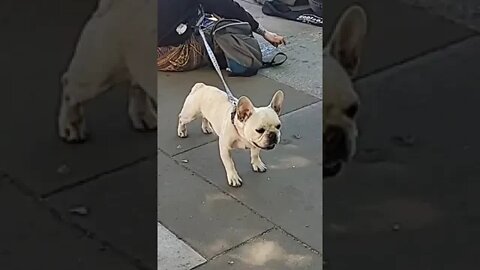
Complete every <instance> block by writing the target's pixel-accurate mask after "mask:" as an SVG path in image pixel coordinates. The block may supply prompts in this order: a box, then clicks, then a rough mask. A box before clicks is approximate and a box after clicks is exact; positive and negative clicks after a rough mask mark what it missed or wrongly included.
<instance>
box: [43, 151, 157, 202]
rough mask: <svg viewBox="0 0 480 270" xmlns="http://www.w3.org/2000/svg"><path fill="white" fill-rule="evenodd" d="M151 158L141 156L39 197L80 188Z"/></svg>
mask: <svg viewBox="0 0 480 270" xmlns="http://www.w3.org/2000/svg"><path fill="white" fill-rule="evenodd" d="M152 157H155V158H156V155H153V154H151V155H147V156H143V157H141V158H138V159H135V160H133V161H130V162H127V163H124V164H122V165H120V166H117V167H115V168H112V169H109V170H106V171H103V172H100V173H97V174H94V175H92V176H89V177H86V178H84V179H81V180H79V181H75V182H74V183H71V184H68V185H64V186H60V187H58V188H56V189H54V190H52V191H49V192H47V193H45V194H42V195H41V196H40V197H41V198H42V199H48V198H49V197H52V196H54V195H56V194H59V193H61V192H64V191H67V190H71V189H73V188H76V187H79V186H82V185H84V184H87V183H90V182H92V181H94V180H97V179H99V178H101V177H103V176H107V175H109V174H112V173H116V172H119V171H121V170H123V169H126V168H128V167H131V166H135V165H137V164H139V163H141V162H144V161H146V160H148V159H149V158H152Z"/></svg>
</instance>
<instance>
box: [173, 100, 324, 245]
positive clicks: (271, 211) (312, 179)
mask: <svg viewBox="0 0 480 270" xmlns="http://www.w3.org/2000/svg"><path fill="white" fill-rule="evenodd" d="M287 98H288V97H287ZM321 111H322V107H321V103H317V104H315V105H311V106H309V107H307V108H304V109H301V110H299V111H296V112H293V113H290V114H287V115H285V116H283V117H282V121H283V123H282V126H283V127H282V143H281V144H280V145H278V146H277V147H276V148H275V150H273V151H263V153H262V159H263V161H264V162H265V163H266V164H267V166H269V170H268V171H267V172H266V173H263V174H259V173H256V172H253V171H252V169H251V167H250V155H249V152H247V151H240V150H239V151H238V152H234V153H233V158H234V160H235V164H236V168H237V171H238V173H239V174H240V176H241V177H242V179H243V183H244V185H243V186H242V187H241V188H232V187H230V186H228V184H227V180H226V176H225V170H224V168H223V165H222V162H221V160H220V156H219V153H218V144H217V142H214V143H210V144H208V145H205V146H202V147H199V148H196V149H194V150H191V151H188V152H186V153H183V154H180V155H178V156H176V157H175V158H176V159H177V160H178V161H179V162H182V160H188V163H184V166H186V167H188V168H190V169H191V170H193V171H195V172H196V173H198V174H200V175H201V176H203V177H205V178H206V179H208V180H209V181H211V182H213V183H214V184H215V185H216V186H218V187H219V188H221V189H222V190H224V191H225V192H228V193H229V194H231V195H233V196H234V197H235V198H237V199H238V200H240V201H242V202H244V203H245V204H246V205H248V206H249V207H251V208H253V209H254V210H255V211H257V212H258V213H260V214H261V215H263V216H265V217H267V218H269V219H270V220H272V221H273V222H274V223H275V224H277V225H279V226H281V227H282V228H284V229H285V230H287V231H288V232H290V233H292V234H293V235H295V236H296V237H298V238H299V239H300V240H302V241H304V242H305V243H307V244H309V245H311V246H312V247H314V248H315V249H317V250H321V247H322V233H321V231H322V179H321V173H320V172H321V145H322V141H321V138H322V133H321V130H322V120H321ZM186 140H189V138H186Z"/></svg>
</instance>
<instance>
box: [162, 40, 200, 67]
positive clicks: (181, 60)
mask: <svg viewBox="0 0 480 270" xmlns="http://www.w3.org/2000/svg"><path fill="white" fill-rule="evenodd" d="M204 52H205V50H204V47H203V45H202V43H201V40H199V38H197V37H195V36H194V35H192V37H191V38H189V39H188V40H187V41H186V42H185V43H183V44H180V45H178V46H166V47H157V68H158V70H159V71H189V70H193V69H196V68H199V67H202V66H204V65H205V64H206V63H208V62H207V61H206V58H205V53H204Z"/></svg>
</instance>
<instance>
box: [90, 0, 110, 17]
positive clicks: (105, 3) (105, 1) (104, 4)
mask: <svg viewBox="0 0 480 270" xmlns="http://www.w3.org/2000/svg"><path fill="white" fill-rule="evenodd" d="M113 1H115V0H99V1H98V5H97V10H96V11H95V14H94V16H96V17H102V16H103V15H105V13H107V12H108V10H110V7H111V6H112V4H113Z"/></svg>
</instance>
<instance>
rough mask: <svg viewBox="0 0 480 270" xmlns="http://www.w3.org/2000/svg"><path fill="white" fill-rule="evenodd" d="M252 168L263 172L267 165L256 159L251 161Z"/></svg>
mask: <svg viewBox="0 0 480 270" xmlns="http://www.w3.org/2000/svg"><path fill="white" fill-rule="evenodd" d="M252 169H253V171H254V172H260V173H263V172H266V171H267V165H265V163H263V161H262V160H260V159H258V160H255V161H252Z"/></svg>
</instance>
